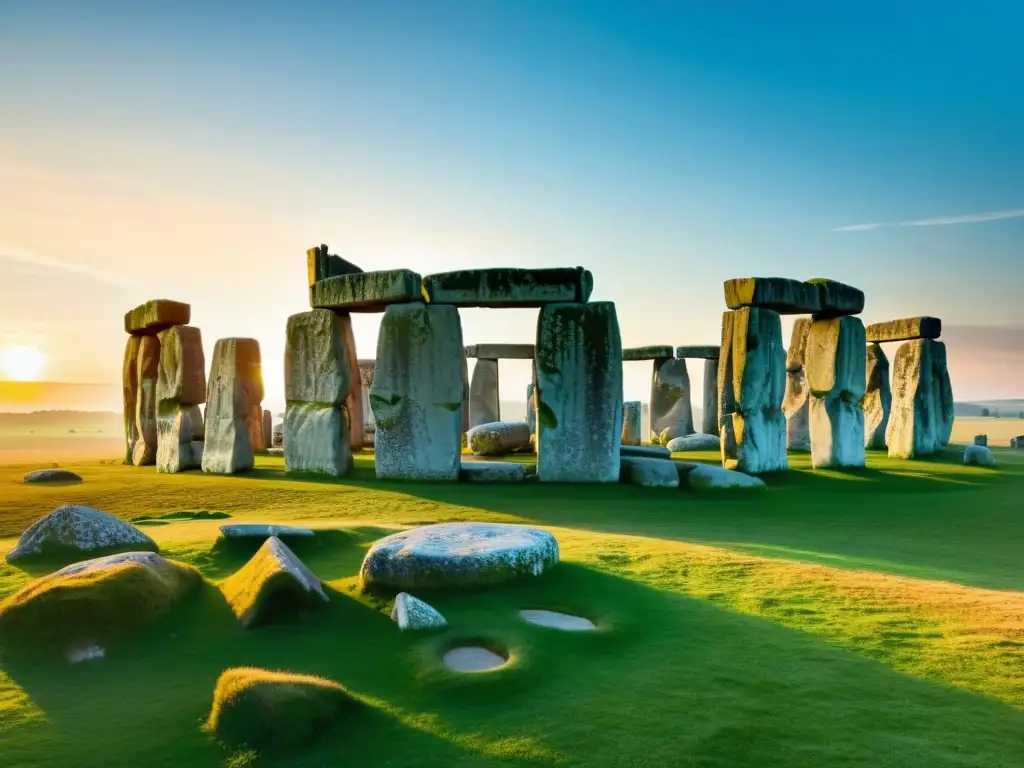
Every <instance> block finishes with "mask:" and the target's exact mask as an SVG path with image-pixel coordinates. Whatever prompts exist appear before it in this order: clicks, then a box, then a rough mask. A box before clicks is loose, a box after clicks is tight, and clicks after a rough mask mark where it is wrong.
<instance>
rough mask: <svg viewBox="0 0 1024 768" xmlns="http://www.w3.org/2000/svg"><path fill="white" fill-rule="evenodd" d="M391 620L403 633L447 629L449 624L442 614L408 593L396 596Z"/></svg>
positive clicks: (400, 593)
mask: <svg viewBox="0 0 1024 768" xmlns="http://www.w3.org/2000/svg"><path fill="white" fill-rule="evenodd" d="M391 620H392V621H394V622H395V623H396V624H397V625H398V628H399V630H401V631H402V632H406V631H414V630H418V629H440V628H441V627H447V626H448V622H447V621H446V620H445V618H444V616H442V615H441V614H440V612H439V611H438V610H437V609H436V608H434V607H432V606H430V605H428V604H427V603H425V602H423V601H422V600H418V599H417V598H415V597H413V596H412V595H410V594H409V593H408V592H399V593H398V594H397V595H395V604H394V605H393V606H392V608H391Z"/></svg>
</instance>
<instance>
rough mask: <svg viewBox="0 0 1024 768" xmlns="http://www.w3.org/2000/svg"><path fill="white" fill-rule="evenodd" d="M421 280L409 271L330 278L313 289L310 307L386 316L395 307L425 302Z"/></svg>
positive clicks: (367, 273)
mask: <svg viewBox="0 0 1024 768" xmlns="http://www.w3.org/2000/svg"><path fill="white" fill-rule="evenodd" d="M420 279H421V278H420V276H419V275H418V274H417V273H415V272H412V271H410V270H408V269H392V270H388V271H383V272H360V273H358V274H349V275H339V276H338V277H329V278H327V279H326V280H320V281H319V282H317V283H315V284H314V285H313V286H312V287H311V288H310V289H309V294H310V306H312V307H313V308H314V309H335V310H340V311H343V312H383V311H384V310H385V309H386V308H387V307H389V306H391V305H394V304H405V303H406V302H410V301H419V300H420V299H422V298H423V297H422V295H421V293H420Z"/></svg>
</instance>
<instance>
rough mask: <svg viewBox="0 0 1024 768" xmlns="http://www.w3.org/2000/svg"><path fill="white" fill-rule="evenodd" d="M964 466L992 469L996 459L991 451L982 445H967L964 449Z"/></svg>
mask: <svg viewBox="0 0 1024 768" xmlns="http://www.w3.org/2000/svg"><path fill="white" fill-rule="evenodd" d="M964 464H974V465H976V466H979V467H994V466H995V465H996V457H995V456H993V455H992V451H991V450H989V448H988V447H987V446H984V445H968V446H967V447H966V448H964Z"/></svg>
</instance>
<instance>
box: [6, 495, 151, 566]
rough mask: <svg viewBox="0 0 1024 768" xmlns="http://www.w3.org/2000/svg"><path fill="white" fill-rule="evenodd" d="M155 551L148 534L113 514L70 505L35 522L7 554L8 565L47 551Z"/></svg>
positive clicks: (84, 552)
mask: <svg viewBox="0 0 1024 768" xmlns="http://www.w3.org/2000/svg"><path fill="white" fill-rule="evenodd" d="M115 547H119V548H121V549H153V550H155V549H156V548H157V546H156V543H155V542H154V541H153V540H152V539H151V538H149V536H147V535H146V534H144V533H143V532H142V531H140V530H139V529H138V528H136V527H135V526H134V525H130V524H129V523H126V522H124V521H122V520H118V519H117V518H116V517H114V516H113V515H108V514H107V513H106V512H101V511H100V510H98V509H95V508H93V507H86V506H81V505H78V504H68V505H65V506H63V507H60V508H59V509H55V510H54V511H53V512H50V513H49V514H48V515H46V516H44V517H42V518H40V519H39V520H37V521H36V522H34V523H32V525H30V526H29V527H28V528H27V529H26V530H25V532H24V533H23V534H22V535H21V538H20V539H18V543H17V544H16V545H15V547H14V549H12V550H11V551H10V552H8V553H7V562H9V563H14V562H17V561H18V560H22V559H24V558H27V557H32V556H38V555H45V554H46V553H47V551H48V550H51V549H58V550H77V551H78V552H81V553H83V554H86V553H89V552H93V551H95V550H101V549H112V548H115Z"/></svg>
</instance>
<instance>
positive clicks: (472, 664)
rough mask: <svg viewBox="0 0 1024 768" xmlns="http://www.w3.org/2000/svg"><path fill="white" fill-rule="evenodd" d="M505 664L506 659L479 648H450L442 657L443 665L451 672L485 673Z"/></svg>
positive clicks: (486, 649)
mask: <svg viewBox="0 0 1024 768" xmlns="http://www.w3.org/2000/svg"><path fill="white" fill-rule="evenodd" d="M507 663H508V659H506V658H504V657H502V656H499V655H498V654H496V653H495V652H494V651H492V650H490V649H488V648H481V647H479V646H464V647H462V648H452V649H451V650H450V651H448V653H446V654H445V655H444V665H445V666H446V667H448V669H450V670H452V671H453V672H487V671H488V670H491V669H497V668H498V667H503V666H505V664H507Z"/></svg>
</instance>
